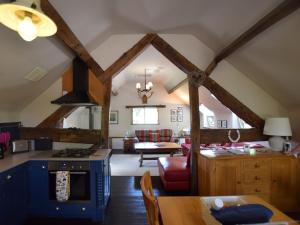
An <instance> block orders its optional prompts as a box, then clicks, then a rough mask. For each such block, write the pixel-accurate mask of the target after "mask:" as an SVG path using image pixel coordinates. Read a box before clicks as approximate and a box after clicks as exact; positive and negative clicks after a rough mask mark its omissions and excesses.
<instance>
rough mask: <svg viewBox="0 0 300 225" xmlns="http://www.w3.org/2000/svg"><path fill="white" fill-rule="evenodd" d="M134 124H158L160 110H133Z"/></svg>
mask: <svg viewBox="0 0 300 225" xmlns="http://www.w3.org/2000/svg"><path fill="white" fill-rule="evenodd" d="M132 124H158V108H133V109H132Z"/></svg>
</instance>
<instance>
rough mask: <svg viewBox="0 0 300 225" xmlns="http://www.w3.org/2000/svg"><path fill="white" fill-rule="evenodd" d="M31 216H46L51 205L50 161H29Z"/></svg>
mask: <svg viewBox="0 0 300 225" xmlns="http://www.w3.org/2000/svg"><path fill="white" fill-rule="evenodd" d="M28 178H29V179H28V181H29V216H33V217H34V216H46V215H47V213H48V205H49V189H48V161H44V160H42V161H30V162H29V163H28Z"/></svg>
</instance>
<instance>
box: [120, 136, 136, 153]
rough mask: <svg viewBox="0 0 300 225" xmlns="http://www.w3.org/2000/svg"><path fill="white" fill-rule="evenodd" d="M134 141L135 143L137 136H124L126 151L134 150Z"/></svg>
mask: <svg viewBox="0 0 300 225" xmlns="http://www.w3.org/2000/svg"><path fill="white" fill-rule="evenodd" d="M134 143H135V138H134V137H126V138H124V139H123V144H124V153H130V152H134Z"/></svg>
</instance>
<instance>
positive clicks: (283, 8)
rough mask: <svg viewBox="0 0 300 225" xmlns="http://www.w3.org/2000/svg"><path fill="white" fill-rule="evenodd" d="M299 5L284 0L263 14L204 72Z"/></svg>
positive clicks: (209, 72) (180, 85)
mask: <svg viewBox="0 0 300 225" xmlns="http://www.w3.org/2000/svg"><path fill="white" fill-rule="evenodd" d="M299 7H300V1H299V0H285V1H283V2H282V3H281V4H279V5H278V6H277V7H276V8H274V9H273V10H272V11H271V12H269V13H268V14H267V15H265V16H264V17H263V18H262V19H260V20H259V21H258V22H257V23H255V24H254V25H253V26H252V27H250V28H249V29H248V30H247V31H245V32H244V33H242V34H241V35H240V36H239V37H238V38H237V39H235V40H234V41H233V42H231V43H230V44H229V45H228V46H226V47H225V48H223V49H222V50H221V51H220V52H219V54H217V55H216V56H215V57H214V59H213V60H212V62H211V63H210V64H209V65H208V67H207V68H206V69H205V73H206V75H207V76H209V75H210V74H211V73H212V72H213V71H214V69H215V68H216V67H217V65H218V63H219V62H221V61H222V60H223V59H225V58H227V57H228V56H230V55H231V54H233V53H234V52H235V51H237V50H238V49H239V48H241V47H242V46H244V45H245V44H247V43H248V42H249V41H251V40H252V39H253V38H254V37H256V36H258V35H259V34H260V33H262V32H263V31H265V30H267V29H268V28H269V27H271V26H272V25H274V24H275V23H277V22H278V21H280V20H281V19H283V18H285V17H287V16H288V15H290V14H291V13H293V12H294V11H296V10H297V9H298V8H299ZM187 81H188V80H187V78H185V79H184V80H182V81H181V82H179V83H178V84H177V85H176V86H175V87H173V88H172V89H170V90H169V91H168V93H169V94H171V93H173V92H174V91H176V90H177V89H178V88H180V87H182V86H183V85H184V84H185V83H187Z"/></svg>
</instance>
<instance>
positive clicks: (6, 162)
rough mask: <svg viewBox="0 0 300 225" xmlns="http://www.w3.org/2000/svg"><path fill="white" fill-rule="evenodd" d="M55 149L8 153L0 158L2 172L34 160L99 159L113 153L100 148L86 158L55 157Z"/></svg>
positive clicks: (0, 170)
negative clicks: (53, 155)
mask: <svg viewBox="0 0 300 225" xmlns="http://www.w3.org/2000/svg"><path fill="white" fill-rule="evenodd" d="M54 151H55V150H54ZM54 151H32V152H26V153H18V154H6V155H5V157H4V159H1V160H0V173H2V172H4V171H6V170H9V169H11V168H14V167H16V166H18V165H21V164H23V163H25V162H28V161H32V160H47V161H97V160H104V159H106V158H107V157H108V156H109V155H110V153H111V149H99V150H97V151H96V152H95V153H94V154H92V155H90V156H89V157H86V158H53V157H52V154H53V153H54Z"/></svg>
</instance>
